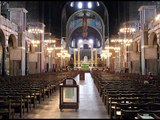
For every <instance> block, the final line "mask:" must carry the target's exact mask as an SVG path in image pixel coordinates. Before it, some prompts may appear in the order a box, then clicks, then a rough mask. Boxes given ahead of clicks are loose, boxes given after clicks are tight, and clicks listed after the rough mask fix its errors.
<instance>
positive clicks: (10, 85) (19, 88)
mask: <svg viewBox="0 0 160 120" xmlns="http://www.w3.org/2000/svg"><path fill="white" fill-rule="evenodd" d="M77 74H78V71H65V72H63V71H61V72H50V73H40V74H32V75H27V76H7V77H5V78H2V77H1V79H0V117H1V118H2V119H14V118H17V115H18V116H19V117H18V118H22V117H23V115H24V114H25V113H28V112H29V111H31V110H32V109H34V108H36V106H37V105H38V104H41V102H42V101H44V100H45V99H47V98H49V97H50V96H51V95H52V94H53V93H54V92H55V91H56V90H57V89H58V86H59V84H60V83H61V82H62V81H63V80H64V79H65V78H66V77H75V76H76V75H77ZM15 116H16V117H15Z"/></svg>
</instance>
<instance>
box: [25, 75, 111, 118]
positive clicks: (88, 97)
mask: <svg viewBox="0 0 160 120" xmlns="http://www.w3.org/2000/svg"><path fill="white" fill-rule="evenodd" d="M75 80H76V81H77V84H79V88H80V103H79V109H78V111H77V112H76V111H75V109H64V110H63V112H60V109H59V90H57V91H56V92H55V93H54V95H52V96H51V97H50V98H48V99H46V100H45V101H44V102H43V103H41V104H40V105H38V106H37V108H36V109H34V110H32V111H31V113H28V114H27V115H26V116H25V117H24V118H25V119H27V118H28V119H34V118H42V119H45V118H46V119H54V118H63V119H65V118H75V119H79V118H93V119H94V118H103V119H109V117H108V115H107V110H106V108H105V107H104V105H103V103H102V100H101V98H100V96H99V93H98V91H97V89H96V87H95V85H94V82H93V79H92V77H91V75H90V73H85V80H84V81H82V80H79V75H77V76H76V77H75Z"/></svg>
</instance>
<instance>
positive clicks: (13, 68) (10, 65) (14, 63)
mask: <svg viewBox="0 0 160 120" xmlns="http://www.w3.org/2000/svg"><path fill="white" fill-rule="evenodd" d="M17 44H18V42H17V40H16V37H15V35H13V34H11V35H10V36H9V38H8V46H7V50H6V73H7V75H11V76H14V75H17V72H18V69H19V67H18V66H19V62H21V61H20V60H15V59H14V58H12V57H11V54H14V52H15V51H16V49H17V47H18V46H17Z"/></svg>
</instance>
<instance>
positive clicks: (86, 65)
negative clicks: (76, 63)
mask: <svg viewBox="0 0 160 120" xmlns="http://www.w3.org/2000/svg"><path fill="white" fill-rule="evenodd" d="M90 65H91V61H90V60H88V57H87V56H84V59H83V60H82V61H81V68H82V69H89V67H90Z"/></svg>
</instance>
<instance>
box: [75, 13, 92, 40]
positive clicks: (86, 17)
mask: <svg viewBox="0 0 160 120" xmlns="http://www.w3.org/2000/svg"><path fill="white" fill-rule="evenodd" d="M86 13H87V11H85V10H84V11H83V16H76V19H82V26H83V28H82V36H83V37H87V36H88V31H87V30H88V26H87V20H88V19H95V16H87V15H86Z"/></svg>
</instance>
